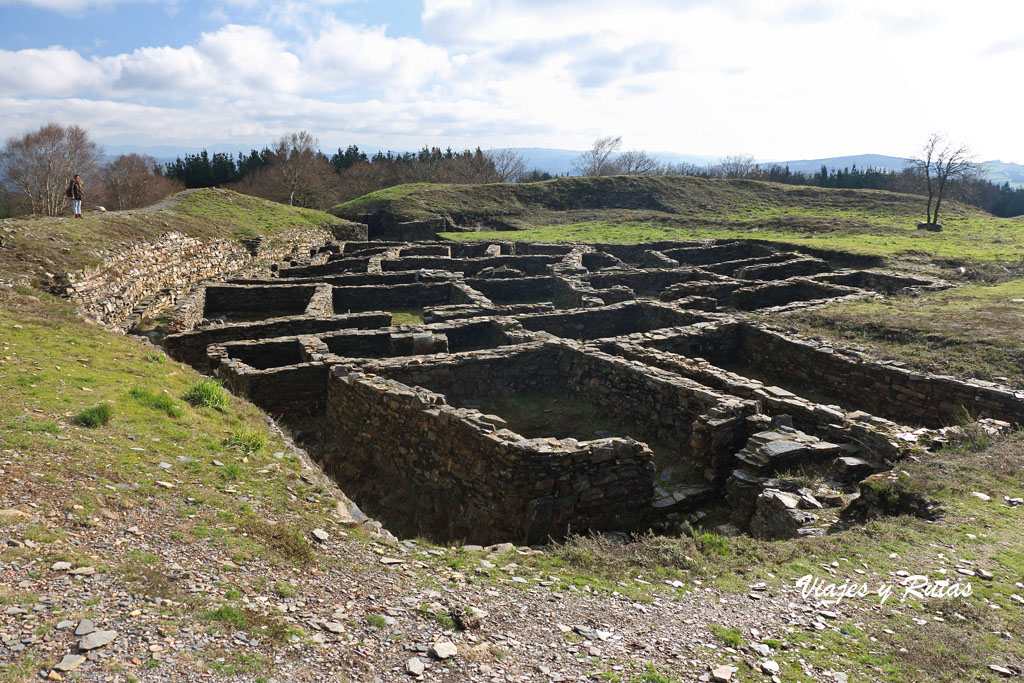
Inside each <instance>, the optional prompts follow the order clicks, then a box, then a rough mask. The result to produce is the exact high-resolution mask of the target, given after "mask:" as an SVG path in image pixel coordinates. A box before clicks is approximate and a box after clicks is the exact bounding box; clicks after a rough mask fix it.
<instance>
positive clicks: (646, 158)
mask: <svg viewBox="0 0 1024 683" xmlns="http://www.w3.org/2000/svg"><path fill="white" fill-rule="evenodd" d="M615 165H616V166H617V167H618V171H617V172H618V173H621V174H622V175H660V174H662V173H663V172H664V169H662V167H661V165H660V164H658V160H657V159H655V158H654V157H652V156H650V155H649V154H647V152H644V151H642V150H630V151H628V152H623V153H622V154H620V155H619V156H618V158H616V159H615Z"/></svg>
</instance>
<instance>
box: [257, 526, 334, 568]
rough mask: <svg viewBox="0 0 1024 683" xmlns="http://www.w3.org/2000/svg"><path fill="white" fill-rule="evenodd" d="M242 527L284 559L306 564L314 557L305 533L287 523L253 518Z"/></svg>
mask: <svg viewBox="0 0 1024 683" xmlns="http://www.w3.org/2000/svg"><path fill="white" fill-rule="evenodd" d="M243 529H244V531H245V532H246V533H247V534H249V535H250V536H253V537H255V538H257V539H259V540H260V541H261V542H262V543H264V544H265V545H266V546H267V547H268V548H270V549H271V550H273V551H274V552H276V553H277V554H278V555H280V556H281V557H284V558H285V559H288V560H293V561H295V562H300V563H303V564H306V563H309V562H312V561H313V560H314V558H315V557H316V556H315V554H314V553H313V549H312V548H311V547H310V545H309V541H307V540H306V536H305V534H303V533H302V531H301V530H299V529H297V528H295V527H293V526H291V525H289V524H270V523H268V522H265V521H263V520H259V519H253V520H250V521H248V522H247V523H245V524H244V525H243Z"/></svg>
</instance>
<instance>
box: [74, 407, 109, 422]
mask: <svg viewBox="0 0 1024 683" xmlns="http://www.w3.org/2000/svg"><path fill="white" fill-rule="evenodd" d="M113 417H114V408H113V406H111V405H110V404H109V403H100V404H99V405H95V406H90V407H88V408H85V409H83V410H80V411H79V412H78V414H77V415H75V417H74V418H73V419H72V422H74V423H75V424H76V425H79V426H81V427H90V428H95V427H102V426H104V425H106V424H107V423H108V422H110V420H111V419H112V418H113Z"/></svg>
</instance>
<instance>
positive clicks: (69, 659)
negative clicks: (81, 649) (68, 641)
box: [53, 655, 85, 671]
mask: <svg viewBox="0 0 1024 683" xmlns="http://www.w3.org/2000/svg"><path fill="white" fill-rule="evenodd" d="M83 663H85V657H84V656H83V655H64V659H62V660H60V662H59V663H58V664H57V665H55V666H54V667H53V668H54V670H56V671H74V670H75V669H77V668H78V667H80V666H81V665H82V664H83Z"/></svg>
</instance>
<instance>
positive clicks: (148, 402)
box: [128, 387, 182, 418]
mask: <svg viewBox="0 0 1024 683" xmlns="http://www.w3.org/2000/svg"><path fill="white" fill-rule="evenodd" d="M128 395H129V396H131V397H132V398H134V399H135V400H136V401H137V402H138V403H139V404H140V405H144V406H146V407H147V408H152V409H154V410H159V411H162V412H164V413H167V415H168V416H169V417H175V418H177V417H181V416H182V411H181V407H180V406H179V405H178V404H176V403H175V402H174V401H172V400H171V397H170V396H165V395H161V394H154V393H153V392H152V391H149V390H148V389H143V388H142V387H132V389H131V390H130V391H129V392H128Z"/></svg>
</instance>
